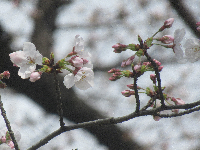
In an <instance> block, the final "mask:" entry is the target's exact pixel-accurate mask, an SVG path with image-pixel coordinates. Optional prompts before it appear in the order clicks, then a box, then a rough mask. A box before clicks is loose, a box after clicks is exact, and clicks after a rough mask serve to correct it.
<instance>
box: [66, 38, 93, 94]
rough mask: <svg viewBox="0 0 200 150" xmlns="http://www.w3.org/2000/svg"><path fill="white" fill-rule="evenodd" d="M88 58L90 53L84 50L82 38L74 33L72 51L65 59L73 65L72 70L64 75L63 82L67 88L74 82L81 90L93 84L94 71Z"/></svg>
mask: <svg viewBox="0 0 200 150" xmlns="http://www.w3.org/2000/svg"><path fill="white" fill-rule="evenodd" d="M90 58H91V54H90V53H89V52H86V51H84V41H83V38H81V37H79V35H76V36H75V46H74V47H73V51H72V52H71V53H70V54H69V55H68V56H67V58H66V59H65V60H66V61H67V62H68V63H69V64H71V66H72V67H73V71H71V73H69V74H68V75H66V76H65V77H64V81H63V83H64V85H65V86H66V87H67V88H70V87H72V86H73V85H74V84H75V85H76V86H77V87H78V88H79V89H81V90H85V89H88V88H90V87H92V86H93V79H94V72H93V70H92V69H93V65H92V64H91V61H89V59H90ZM67 59H68V60H67ZM68 70H69V69H68Z"/></svg>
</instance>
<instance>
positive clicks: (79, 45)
mask: <svg viewBox="0 0 200 150" xmlns="http://www.w3.org/2000/svg"><path fill="white" fill-rule="evenodd" d="M79 36H80V35H76V36H75V46H74V47H75V48H74V52H76V53H77V55H78V56H79V57H81V58H87V57H91V54H90V53H89V52H86V51H84V40H83V38H82V37H79Z"/></svg>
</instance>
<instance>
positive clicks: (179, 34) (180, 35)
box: [173, 28, 185, 63]
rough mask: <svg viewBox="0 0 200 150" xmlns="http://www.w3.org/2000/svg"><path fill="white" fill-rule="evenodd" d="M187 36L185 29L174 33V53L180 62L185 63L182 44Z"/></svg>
mask: <svg viewBox="0 0 200 150" xmlns="http://www.w3.org/2000/svg"><path fill="white" fill-rule="evenodd" d="M184 36H185V29H184V28H183V29H177V30H176V31H175V32H174V47H173V51H174V53H175V56H176V58H177V61H178V62H180V63H181V62H183V50H182V49H181V44H180V42H181V41H182V40H183V37H184Z"/></svg>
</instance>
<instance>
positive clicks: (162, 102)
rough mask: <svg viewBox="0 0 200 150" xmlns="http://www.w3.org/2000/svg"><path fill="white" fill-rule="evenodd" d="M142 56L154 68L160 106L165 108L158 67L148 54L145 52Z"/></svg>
mask: <svg viewBox="0 0 200 150" xmlns="http://www.w3.org/2000/svg"><path fill="white" fill-rule="evenodd" d="M144 55H145V56H146V57H147V59H148V61H150V62H151V64H152V65H153V67H154V70H155V74H156V78H157V81H158V89H159V95H160V100H161V106H162V107H165V103H164V96H163V93H162V88H161V79H160V73H159V71H158V67H157V65H156V63H155V62H154V61H153V59H152V58H151V57H150V56H149V54H148V53H147V51H146V50H145V52H144Z"/></svg>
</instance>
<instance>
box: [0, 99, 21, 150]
mask: <svg viewBox="0 0 200 150" xmlns="http://www.w3.org/2000/svg"><path fill="white" fill-rule="evenodd" d="M0 109H1V115H2V116H3V118H4V121H5V123H6V127H7V129H8V131H9V134H10V137H11V139H12V141H13V143H14V146H15V149H16V150H20V149H19V147H18V144H17V141H16V140H15V135H14V133H13V131H12V129H11V126H10V122H9V120H8V118H7V116H6V111H5V109H4V108H3V102H2V101H1V95H0Z"/></svg>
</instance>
